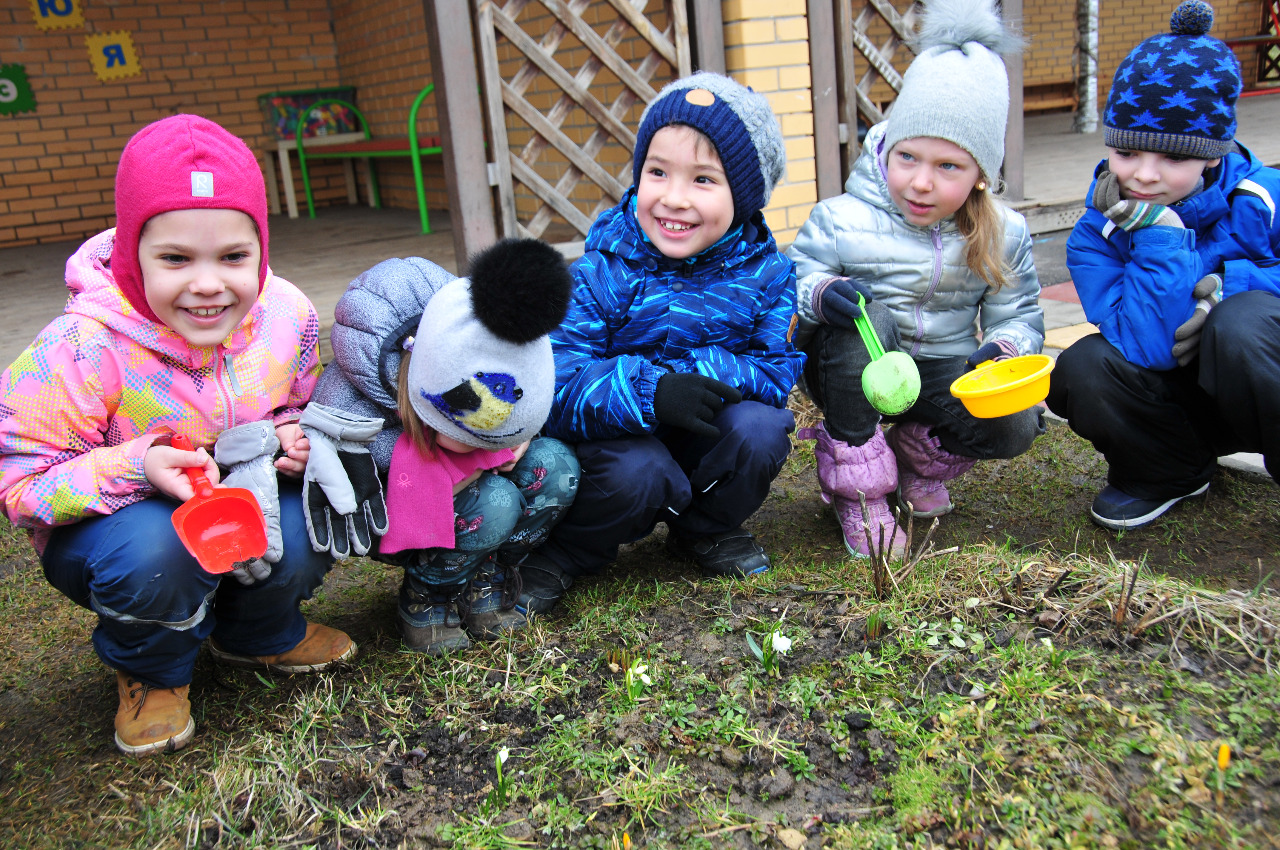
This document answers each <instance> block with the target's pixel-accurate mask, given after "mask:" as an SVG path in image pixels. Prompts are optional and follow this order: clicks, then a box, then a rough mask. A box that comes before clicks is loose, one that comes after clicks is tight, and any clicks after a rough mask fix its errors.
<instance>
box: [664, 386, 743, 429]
mask: <svg viewBox="0 0 1280 850" xmlns="http://www.w3.org/2000/svg"><path fill="white" fill-rule="evenodd" d="M740 401H742V393H741V392H739V391H738V390H737V389H735V388H733V387H731V386H729V385H728V384H722V383H721V382H719V381H717V380H716V379H715V378H708V377H705V376H703V375H699V374H697V373H695V372H671V373H670V374H667V375H663V376H662V377H661V378H659V379H658V388H657V389H655V390H654V391H653V415H654V416H655V417H657V419H658V421H659V422H661V423H662V424H664V425H670V426H671V427H673V428H683V429H684V430H686V431H689V432H691V433H693V434H697V435H699V436H702V437H719V436H720V429H719V428H717V427H716V426H714V425H712V424H711V420H712V419H713V418H715V415H716V414H717V413H719V412H720V411H721V410H722V409H723V408H724V405H725V402H728V403H729V404H736V403H737V402H740Z"/></svg>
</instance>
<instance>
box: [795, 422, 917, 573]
mask: <svg viewBox="0 0 1280 850" xmlns="http://www.w3.org/2000/svg"><path fill="white" fill-rule="evenodd" d="M796 436H798V437H799V438H800V439H802V440H811V439H816V440H817V441H818V444H817V446H816V447H815V448H814V451H813V454H814V457H816V458H817V461H818V486H819V487H820V488H821V489H822V500H823V501H824V502H826V503H827V504H830V505H834V507H835V511H836V517H837V518H838V519H839V520H840V529H841V531H842V532H843V537H844V547H845V548H846V549H848V550H849V554H850V555H852V556H853V557H855V558H866V557H869V556H870V554H871V548H870V546H869V545H868V542H867V534H868V529H869V530H870V535H871V545H874V546H875V547H877V548H879V546H880V541H881V536H882V533H883V540H884V546H885V548H887V549H888V550H889V555H890V557H895V558H897V557H901V556H902V555H903V553H904V552H905V551H906V548H907V535H906V532H905V531H903V530H902V529H901V528H897V527H896V525H897V523H896V521H895V520H894V516H893V512H892V511H891V510H890V509H889V502H888V500H887V499H886V498H885V497H886V496H888V495H889V494H890V493H892V492H893V491H894V490H895V489H896V488H897V486H898V464H897V461H896V460H894V457H893V452H892V451H890V450H889V446H888V444H887V443H886V442H885V439H884V432H883V431H881V430H880V429H879V428H877V429H876V431H875V433H874V434H872V435H871V439H869V440H867V442H866V443H864V444H863V445H861V446H851V445H849V444H848V443H845V442H842V441H840V440H837V439H836V438H835V437H832V436H831V435H830V434H828V433H827V429H826V425H825V423H821V422H819V423H818V425H817V427H816V428H804V429H802V430H801V431H799V432H798V433H797V434H796ZM859 491H861V493H862V494H863V495H864V496H865V497H866V500H867V511H866V516H865V517H864V516H863V513H862V505H861V503H860V502H859V501H858V493H859ZM882 529H883V532H882Z"/></svg>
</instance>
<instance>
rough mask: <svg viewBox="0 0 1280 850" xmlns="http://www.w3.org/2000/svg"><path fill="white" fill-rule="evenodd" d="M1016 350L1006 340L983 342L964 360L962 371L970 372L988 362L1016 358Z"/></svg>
mask: <svg viewBox="0 0 1280 850" xmlns="http://www.w3.org/2000/svg"><path fill="white" fill-rule="evenodd" d="M1017 356H1018V349H1016V348H1014V347H1013V343H1011V342H1008V341H1007V340H1003V339H1001V340H993V341H992V342H984V343H983V344H982V345H980V346H978V350H977V351H975V352H973V353H972V354H970V355H969V356H968V357H966V358H965V359H964V370H965V371H966V372H972V371H973V370H974V369H977V368H978V367H979V366H981V365H982V364H983V363H986V362H987V361H988V360H990V361H993V362H994V361H996V360H1008V359H1009V358H1010V357H1017Z"/></svg>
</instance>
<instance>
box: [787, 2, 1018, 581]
mask: <svg viewBox="0 0 1280 850" xmlns="http://www.w3.org/2000/svg"><path fill="white" fill-rule="evenodd" d="M918 46H919V53H918V55H917V56H916V58H915V60H914V61H913V62H912V63H911V67H910V68H908V69H907V73H906V74H905V75H904V77H903V83H902V90H901V92H900V93H899V95H898V98H897V100H896V101H895V102H894V105H893V107H892V109H891V111H890V113H889V117H888V120H887V121H885V122H883V123H881V124H878V125H876V126H875V127H872V128H871V130H870V131H869V132H868V134H867V137H866V142H865V144H864V145H863V150H862V155H861V156H860V157H859V159H858V161H857V163H856V164H855V166H854V170H853V173H852V174H851V175H850V176H849V179H848V180H847V181H846V183H845V193H844V194H843V195H840V196H838V197H835V198H831V199H828V200H826V201H823V202H821V203H819V204H818V205H817V206H816V207H814V209H813V211H812V212H811V213H810V215H809V220H808V221H807V222H806V223H805V225H804V227H802V228H801V230H800V233H799V235H798V236H797V237H796V241H795V242H794V244H793V245H792V247H791V249H790V250H789V251H788V254H789V255H790V256H791V258H792V259H793V260H795V262H796V277H797V299H796V300H797V308H798V312H799V315H800V325H799V329H798V333H797V335H796V343H797V345H799V346H800V347H801V348H803V349H804V350H805V352H806V353H807V354H808V355H809V359H808V362H807V363H806V365H805V372H804V380H803V382H802V388H803V389H805V391H806V392H808V393H809V395H810V396H811V397H812V398H813V400H814V401H815V402H816V403H817V404H818V406H819V407H821V408H822V410H823V414H824V418H825V421H824V422H823V423H821V424H819V425H818V426H817V427H816V428H813V429H807V430H805V431H802V432H800V433H801V436H807V437H809V438H816V439H817V441H818V442H817V448H816V450H815V453H816V455H817V461H818V481H819V485H820V486H821V488H822V494H823V498H824V499H825V500H826V501H827V502H828V503H832V504H834V507H835V510H836V515H837V517H838V518H839V521H840V525H841V528H842V531H843V535H844V543H845V547H846V548H847V549H848V551H849V552H850V554H851V555H853V556H854V557H866V556H867V555H868V554H869V552H870V543H869V540H868V537H870V540H875V541H879V540H885V541H886V543H885V545H886V547H889V548H890V549H891V550H892V551H893V552H894V553H901V552H902V550H903V548H904V546H905V534H903V532H902V531H901V530H900V528H899V527H898V526H899V523H898V522H897V521H896V519H895V517H894V515H893V513H892V512H891V510H890V508H889V502H888V498H889V497H890V496H891V495H896V497H897V500H898V502H899V503H900V504H901V505H902V506H903V507H904V509H906V510H910V511H912V513H914V515H915V516H920V517H933V516H939V515H942V514H945V513H947V512H949V511H950V510H951V509H952V504H951V499H950V497H949V495H948V493H947V489H946V486H945V484H944V482H946V481H948V480H950V479H952V478H955V477H956V476H957V475H960V474H962V473H963V472H965V471H967V470H968V469H969V468H970V467H972V466H973V464H974V463H975V462H976V461H977V460H979V459H982V458H1008V457H1014V456H1016V455H1019V454H1021V453H1022V452H1024V451H1026V450H1027V449H1028V448H1029V447H1030V445H1031V442H1032V440H1033V439H1035V437H1036V435H1037V434H1039V433H1040V432H1041V431H1042V427H1043V426H1042V424H1041V419H1040V416H1039V414H1038V413H1037V412H1036V410H1034V409H1033V410H1029V411H1023V412H1021V413H1016V414H1013V415H1010V416H1005V417H1000V418H996V419H976V418H974V416H973V415H972V414H970V413H969V412H968V411H967V410H966V409H965V408H964V406H963V405H962V404H961V402H960V400H959V399H957V398H954V397H952V395H951V393H950V386H951V383H952V381H954V380H955V379H956V378H957V377H959V376H960V375H961V374H963V373H964V372H965V371H967V370H970V369H973V368H974V367H975V366H976V365H977V364H979V363H981V362H984V361H987V360H999V359H1005V358H1007V357H1012V356H1016V355H1020V354H1033V353H1038V352H1039V351H1040V349H1041V346H1042V345H1043V343H1044V316H1043V314H1042V313H1041V310H1040V307H1039V303H1038V297H1039V294H1040V283H1039V280H1038V278H1037V277H1036V271H1035V268H1034V266H1033V265H1032V257H1031V237H1030V234H1029V232H1028V230H1027V224H1026V220H1025V219H1023V217H1022V216H1021V215H1019V214H1018V213H1015V212H1013V211H1011V210H1009V209H1007V208H1005V207H1003V206H1002V205H1000V204H999V203H998V202H997V201H996V199H995V197H994V194H993V192H994V188H993V187H994V186H995V184H996V181H997V180H998V178H999V172H1000V165H1001V162H1002V161H1003V159H1004V132H1005V124H1006V121H1007V118H1008V112H1009V79H1008V75H1007V73H1006V71H1005V65H1004V60H1003V59H1002V58H1001V54H1003V53H1006V52H1009V51H1012V50H1017V49H1019V48H1020V46H1021V40H1020V39H1019V38H1018V37H1017V36H1015V35H1014V34H1012V33H1011V32H1010V31H1009V30H1008V29H1007V28H1006V27H1005V25H1004V24H1003V22H1002V21H1001V20H1000V17H999V15H998V14H997V13H996V11H995V9H994V8H993V5H992V2H991V0H928V2H927V3H926V7H925V19H924V24H923V27H922V29H921V32H920V37H919V45H918ZM864 305H865V306H864ZM864 309H865V311H866V316H867V318H868V319H869V320H870V322H871V325H872V326H873V327H874V328H875V331H876V334H877V336H878V337H879V338H880V341H881V344H882V345H883V347H884V349H885V351H903V352H906V353H907V354H909V355H910V356H911V358H912V359H913V360H914V361H915V365H916V367H917V369H918V370H919V373H920V393H919V397H918V398H917V399H916V400H915V402H914V403H911V404H910V406H909V407H908V408H907V409H906V410H896V411H893V412H892V413H891V414H889V413H886V414H882V413H881V412H880V411H878V410H876V409H875V408H874V407H872V405H871V402H870V401H868V400H867V398H866V396H865V395H864V393H863V389H862V372H863V370H864V368H866V367H867V366H868V365H869V363H870V362H871V357H870V355H869V354H868V351H867V348H866V346H865V345H864V343H863V341H862V339H861V337H860V335H859V333H858V331H857V330H856V329H855V326H854V319H855V318H856V317H858V316H860V315H861V314H862V312H863V310H864ZM978 331H980V333H977V332H978ZM882 406H883V405H882ZM882 420H885V421H887V422H894V423H897V424H896V425H895V426H894V427H893V428H892V429H891V430H889V431H888V432H887V434H886V432H885V431H883V430H881V427H880V426H881V421H882ZM860 495H865V499H866V508H865V512H864V509H863V508H862V506H861V504H860V500H859V497H860ZM902 524H905V523H902ZM882 535H883V536H882Z"/></svg>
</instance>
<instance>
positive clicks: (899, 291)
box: [787, 124, 1044, 360]
mask: <svg viewBox="0 0 1280 850" xmlns="http://www.w3.org/2000/svg"><path fill="white" fill-rule="evenodd" d="M883 138H884V125H883V124H878V125H876V126H875V127H872V128H871V130H870V132H868V133H867V137H866V141H865V142H864V143H863V148H862V155H861V156H859V157H858V161H857V163H856V164H855V165H854V168H853V173H852V174H850V175H849V179H848V180H847V181H845V184H844V188H845V191H844V194H843V195H839V196H838V197H835V198H828V199H827V200H825V201H822V202H820V203H819V204H817V205H816V206H815V207H814V208H813V210H812V212H810V213H809V220H808V221H806V222H805V224H804V226H803V227H802V228H800V233H799V234H798V235H797V236H796V240H795V242H794V243H793V244H792V245H791V248H790V249H789V250H788V251H787V254H788V256H790V257H791V259H793V260H795V263H796V308H797V312H798V314H799V317H800V325H799V328H798V329H797V333H796V337H795V342H796V346H797V347H803V346H804V345H805V343H807V342H808V340H809V338H810V337H811V336H812V335H813V332H814V330H815V329H816V328H817V326H818V322H817V317H816V316H815V314H814V310H813V304H812V303H811V302H812V295H813V290H814V288H815V287H816V286H817V285H818V284H819V283H821V282H822V281H824V280H826V279H827V278H829V277H835V276H843V277H850V278H855V279H857V280H858V281H860V282H862V283H864V284H867V285H868V286H869V287H870V288H871V291H872V293H873V294H874V296H875V300H876V301H878V302H880V303H881V304H882V305H884V306H885V307H888V308H889V309H890V310H891V311H892V312H893V315H894V316H895V317H896V318H897V321H898V330H899V332H900V333H901V336H902V348H903V350H904V351H906V352H907V353H908V354H910V355H911V356H912V357H914V358H917V359H921V360H929V359H937V358H943V357H955V356H960V357H967V356H968V355H970V354H972V353H973V352H974V351H975V350H977V348H978V345H979V341H978V336H977V332H978V330H981V331H982V334H983V339H984V340H985V341H988V342H990V341H994V340H997V339H1007V340H1009V341H1011V342H1012V343H1013V344H1014V345H1015V346H1017V349H1018V352H1019V353H1020V354H1036V353H1038V352H1039V351H1040V349H1041V348H1042V347H1043V345H1044V313H1043V312H1042V311H1041V309H1040V304H1039V297H1040V280H1039V278H1038V277H1037V276H1036V270H1035V266H1034V264H1033V262H1032V256H1031V234H1030V232H1029V231H1028V230H1027V222H1026V219H1024V218H1023V217H1022V216H1021V215H1020V214H1018V213H1016V212H1014V211H1013V210H1010V209H1006V208H1002V209H1004V220H1005V234H1006V236H1005V251H1006V253H1005V257H1006V262H1007V263H1008V265H1009V268H1010V269H1011V272H1010V275H1009V280H1008V281H1007V282H1006V283H1005V284H1004V286H1002V287H1001V288H1000V289H999V290H997V291H993V290H991V289H989V288H988V287H987V285H986V284H985V283H983V281H982V279H981V278H979V277H978V276H977V275H975V274H973V272H971V271H969V267H968V266H967V265H966V264H965V240H964V237H963V236H961V235H960V232H959V231H958V230H957V229H956V226H955V222H954V221H953V220H951V219H946V220H944V221H941V222H939V223H938V224H935V225H934V226H933V227H929V228H921V227H916V226H914V225H911V224H908V223H907V221H906V220H905V219H904V218H903V217H902V213H901V212H900V211H899V210H898V208H897V206H896V205H895V204H894V203H893V199H892V198H891V197H890V196H889V187H888V184H887V183H886V182H885V177H884V167H883V161H884V158H883V157H884V154H883V152H882V151H880V150H879V148H880V142H881V140H882V139H883Z"/></svg>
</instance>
